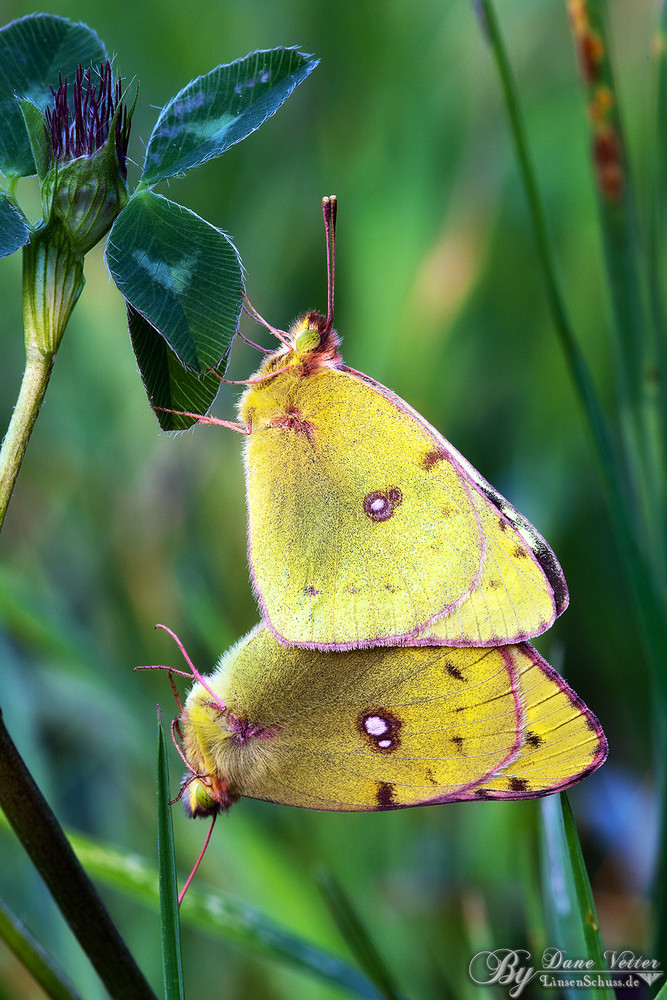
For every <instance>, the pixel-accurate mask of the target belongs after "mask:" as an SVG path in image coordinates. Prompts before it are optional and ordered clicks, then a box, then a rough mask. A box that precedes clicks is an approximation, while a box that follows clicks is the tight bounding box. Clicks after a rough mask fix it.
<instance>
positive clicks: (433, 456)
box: [422, 448, 447, 472]
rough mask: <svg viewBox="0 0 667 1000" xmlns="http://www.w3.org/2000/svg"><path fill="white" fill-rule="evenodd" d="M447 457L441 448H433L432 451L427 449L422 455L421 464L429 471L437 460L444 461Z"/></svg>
mask: <svg viewBox="0 0 667 1000" xmlns="http://www.w3.org/2000/svg"><path fill="white" fill-rule="evenodd" d="M446 458H447V453H446V452H445V451H444V450H443V449H442V448H434V449H433V451H427V452H426V454H425V455H424V458H423V461H422V465H423V467H424V468H425V469H426V471H427V472H430V471H431V469H432V468H433V466H434V465H437V464H438V462H444V460H445V459H446Z"/></svg>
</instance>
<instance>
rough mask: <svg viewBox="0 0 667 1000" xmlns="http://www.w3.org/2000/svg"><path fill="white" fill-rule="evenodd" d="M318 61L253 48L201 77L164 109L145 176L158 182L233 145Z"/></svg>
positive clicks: (151, 143) (275, 107)
mask: <svg viewBox="0 0 667 1000" xmlns="http://www.w3.org/2000/svg"><path fill="white" fill-rule="evenodd" d="M318 61H319V60H317V59H313V57H312V56H309V55H305V54H304V53H302V52H298V51H297V50H296V49H295V48H289V49H285V48H279V49H269V50H264V51H258V52H252V53H250V55H248V56H246V57H245V58H244V59H237V60H236V62H233V63H229V64H228V65H225V66H218V67H217V68H216V69H213V70H211V72H210V73H207V74H206V75H205V76H200V77H197V79H196V80H193V81H192V82H191V83H189V84H188V85H187V86H186V87H184V88H183V90H181V91H180V93H178V94H177V95H176V97H174V99H173V100H171V101H169V103H168V104H167V105H166V106H165V108H163V110H162V112H161V113H160V117H159V118H158V120H157V124H156V126H155V128H154V129H153V134H152V135H151V137H150V139H149V141H148V148H147V150H146V159H145V161H144V169H143V174H142V181H143V182H144V183H145V184H156V183H157V182H158V181H160V180H164V178H166V177H173V176H174V174H180V173H183V171H185V170H188V169H189V168H190V167H195V166H197V164H199V163H204V161H205V160H210V159H211V157H213V156H219V155H220V153H222V152H224V151H225V150H226V149H229V147H230V146H233V145H234V144H235V143H237V142H240V141H241V139H245V137H246V136H247V135H250V133H251V132H254V131H255V129H258V128H259V126H260V125H262V124H263V122H265V121H266V119H267V118H270V117H271V115H273V114H275V112H276V111H277V110H278V108H279V107H280V105H281V104H282V103H283V102H284V101H286V100H287V98H288V97H289V95H290V94H291V93H292V91H293V90H294V88H295V87H296V86H297V85H298V84H299V83H301V81H302V80H305V78H306V77H307V76H308V75H309V73H312V71H313V70H314V69H315V67H316V66H317V63H318Z"/></svg>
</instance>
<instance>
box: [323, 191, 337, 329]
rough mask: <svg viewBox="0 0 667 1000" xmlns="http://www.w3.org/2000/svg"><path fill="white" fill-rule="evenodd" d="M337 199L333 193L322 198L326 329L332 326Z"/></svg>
mask: <svg viewBox="0 0 667 1000" xmlns="http://www.w3.org/2000/svg"><path fill="white" fill-rule="evenodd" d="M337 214H338V199H337V198H336V195H335V194H332V195H328V196H327V197H326V198H323V199H322V215H323V216H324V236H325V239H326V241H327V330H330V329H331V327H332V326H333V318H334V288H335V286H336V215H337Z"/></svg>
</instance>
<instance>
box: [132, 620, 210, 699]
mask: <svg viewBox="0 0 667 1000" xmlns="http://www.w3.org/2000/svg"><path fill="white" fill-rule="evenodd" d="M155 628H160V629H162V631H163V632H166V633H167V635H170V636H171V637H172V639H173V640H174V642H175V643H176V645H177V646H178V648H179V649H180V651H181V653H182V655H183V659H184V660H185V662H186V663H187V665H188V667H189V668H190V673H189V674H187V673H185V672H184V671H183V670H174V673H175V674H183V676H185V677H192V678H194V680H196V681H199V683H200V684H201V686H202V687H203V688H204V690H205V691H208V693H209V694H210V696H211V698H212V699H213V703H214V705H215V707H216V708H217V709H218V710H219V711H221V712H226V711H227V706H226V705H223V703H222V702H221V701H220V699H219V698H218V696H217V695H216V694H215V692H214V691H211V689H210V687H209V686H208V684H207V683H206V678H205V677H202V675H201V674H200V673H199V671H198V670H197V668H196V667H195V665H194V663H193V662H192V660H191V659H190V657H189V656H188V654H187V652H186V649H185V646H184V645H183V643H182V642H181V640H180V639H179V638H178V636H177V635H176V633H175V632H172V630H171V629H170V628H168V627H167V626H166V625H156V626H155ZM135 669H137V668H135ZM139 669H144V670H145V669H146V668H145V667H143V668H139Z"/></svg>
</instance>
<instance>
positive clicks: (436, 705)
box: [180, 627, 606, 811]
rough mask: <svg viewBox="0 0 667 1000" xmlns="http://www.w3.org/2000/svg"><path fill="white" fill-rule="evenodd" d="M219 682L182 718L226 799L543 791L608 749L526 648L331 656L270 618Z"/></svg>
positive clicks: (189, 748)
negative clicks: (288, 641) (283, 637)
mask: <svg viewBox="0 0 667 1000" xmlns="http://www.w3.org/2000/svg"><path fill="white" fill-rule="evenodd" d="M208 683H209V687H210V690H209V691H207V690H205V689H204V688H203V687H202V686H201V685H199V684H198V685H196V686H195V688H194V689H193V691H192V692H191V694H190V696H189V698H188V701H187V703H186V706H185V711H184V715H183V717H182V719H181V721H180V725H181V729H182V731H183V736H184V750H185V753H186V756H187V757H188V759H189V760H190V763H191V764H192V766H193V767H194V768H195V769H196V770H197V771H198V772H199V773H200V774H202V775H206V776H208V779H207V780H208V782H209V783H210V786H211V787H212V789H213V793H212V800H213V801H218V802H220V803H221V805H222V807H226V806H227V805H229V804H230V803H231V801H234V800H235V799H236V798H237V797H238V796H240V795H245V796H250V797H253V798H259V799H267V800H269V801H273V802H280V803H283V804H286V805H294V806H302V807H306V808H314V809H328V810H336V811H358V810H381V809H394V808H403V807H406V806H414V805H424V804H429V803H436V802H454V801H462V800H469V799H475V798H526V797H534V796H536V795H544V794H547V793H548V792H551V791H556V790H559V789H561V788H565V787H567V786H568V785H570V784H572V783H573V782H574V781H577V780H579V778H581V777H582V776H584V775H585V774H587V773H589V772H590V771H591V770H593V769H594V768H595V767H597V766H598V765H599V764H600V763H601V762H602V760H603V759H604V756H605V753H606V743H605V740H604V735H603V733H602V730H601V729H600V726H599V723H598V722H597V720H596V719H595V717H594V716H593V715H592V714H591V713H590V712H589V710H588V709H587V708H586V706H585V705H583V703H582V702H581V701H580V699H578V698H577V696H576V695H574V693H573V692H572V691H571V690H570V688H568V686H567V685H566V684H565V682H564V681H563V680H562V679H561V678H559V677H558V675H557V674H556V673H555V671H553V670H552V669H551V668H550V667H549V666H548V665H547V664H545V663H544V661H543V660H541V658H540V657H539V656H538V654H537V653H536V651H535V650H533V649H532V647H530V646H528V645H527V644H522V645H520V646H505V647H495V648H466V649H455V648H446V647H433V646H430V647H429V646H423V647H409V648H404V647H376V648H374V649H370V650H363V651H359V650H351V651H347V652H340V653H328V652H321V651H316V650H303V649H299V648H297V647H287V646H284V645H281V644H280V643H278V642H277V641H276V639H275V638H274V637H273V636H272V634H271V633H270V631H269V630H268V629H267V628H261V627H260V628H258V629H256V630H255V631H254V632H253V633H251V634H250V635H249V636H248V637H247V638H246V639H244V640H242V641H241V642H240V643H239V644H238V645H237V646H236V647H234V649H233V650H231V651H230V652H229V653H227V654H226V655H225V656H223V657H222V659H221V661H220V664H219V667H218V670H217V671H216V673H215V674H214V675H213V676H212V677H211V678H209V679H208ZM211 692H213V694H214V695H215V697H216V699H218V700H219V702H220V703H222V704H224V706H225V710H224V711H220V710H219V708H216V706H215V705H214V704H213V703H212V699H211ZM195 784H196V783H195Z"/></svg>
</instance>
